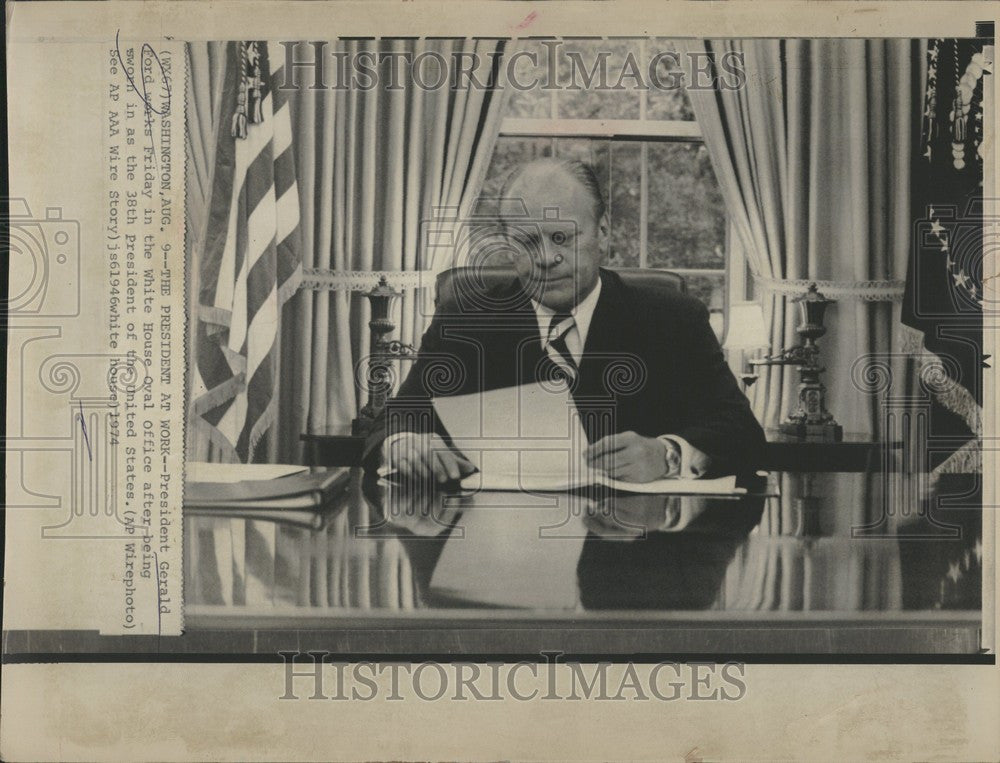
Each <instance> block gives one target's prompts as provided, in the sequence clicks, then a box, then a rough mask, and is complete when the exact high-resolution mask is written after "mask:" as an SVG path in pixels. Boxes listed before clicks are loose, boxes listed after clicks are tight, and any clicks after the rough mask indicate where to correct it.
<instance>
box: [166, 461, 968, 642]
mask: <svg viewBox="0 0 1000 763" xmlns="http://www.w3.org/2000/svg"><path fill="white" fill-rule="evenodd" d="M911 483H913V484H911ZM915 490H922V491H923V498H922V499H920V500H917V499H915V498H914V497H913V496H915V495H916V492H915ZM943 495H946V496H959V499H958V500H951V501H950V506H948V507H947V508H943V507H942V505H941V504H942V496H943ZM978 495H979V494H978V478H977V477H976V476H974V475H969V476H964V477H962V478H960V479H957V481H956V480H951V481H950V482H947V483H940V484H938V485H936V486H935V489H934V490H931V489H928V486H927V484H926V480H923V481H921V480H916V481H915V482H914V480H912V479H911V480H905V481H903V482H899V481H898V480H893V479H885V478H883V477H882V476H881V475H877V474H865V473H796V472H784V473H772V474H771V475H769V476H768V477H767V478H766V479H760V480H759V481H758V482H755V483H752V484H750V485H748V492H747V494H746V495H743V496H740V497H737V498H733V497H706V496H666V495H634V494H624V493H614V492H610V491H607V490H606V489H604V488H586V489H580V490H576V491H572V492H567V493H537V494H527V493H523V494H518V493H466V494H462V493H456V492H454V491H447V490H439V489H427V488H420V487H416V486H413V485H410V484H406V483H400V482H394V481H391V480H390V481H385V480H382V481H380V480H378V479H377V478H376V477H375V476H374V475H371V474H368V475H366V474H364V473H363V472H362V471H361V470H355V472H354V473H353V474H352V479H351V481H350V484H349V486H348V487H347V488H346V489H345V492H344V494H343V495H342V496H341V498H340V499H339V500H338V501H337V503H336V505H335V506H331V507H330V509H329V515H328V521H327V523H326V525H325V527H324V528H323V529H321V530H306V529H300V528H296V527H293V526H290V525H284V524H282V523H275V522H264V521H260V520H251V519H245V520H241V519H238V518H235V517H233V518H229V517H226V518H218V517H193V516H189V517H188V518H187V523H186V528H185V530H186V540H187V543H186V548H187V555H188V559H187V562H188V563H187V566H186V570H187V575H186V583H187V585H186V589H185V592H186V596H187V605H186V614H187V620H188V625H189V627H191V628H195V629H197V628H220V627H225V628H254V629H256V628H275V627H281V628H286V629H287V628H294V629H300V628H306V629H317V628H319V629H322V628H347V629H351V628H364V629H368V630H369V631H371V630H372V629H375V630H379V632H381V630H380V629H399V628H402V629H407V628H414V627H418V628H423V627H432V628H443V629H447V628H452V627H478V628H482V629H488V628H491V627H500V626H502V625H503V624H504V623H507V624H509V626H510V627H512V628H513V627H515V626H516V627H521V628H524V627H531V626H538V627H543V626H545V624H548V625H551V624H553V623H560V624H563V625H570V624H572V625H574V626H575V627H580V626H588V624H589V625H595V624H597V625H603V626H606V627H608V628H610V627H612V624H615V625H614V627H616V628H618V629H621V627H623V626H637V627H643V628H647V629H648V628H649V627H652V626H654V625H665V626H671V625H677V624H679V623H686V624H688V625H690V624H692V623H693V624H697V626H698V627H699V628H701V627H703V626H704V627H711V628H731V627H734V626H737V627H743V626H753V627H755V628H760V627H762V626H763V627H765V628H766V627H772V628H779V629H780V628H800V629H801V628H806V627H808V626H811V625H817V624H819V625H820V626H822V627H823V628H825V629H827V631H825V632H827V635H826V636H825V637H824V638H823V639H820V641H819V642H817V643H821V644H823V645H824V647H825V648H829V649H830V650H832V651H838V650H841V647H838V646H836V645H835V644H833V642H831V640H830V636H829V632H828V631H829V628H839V627H843V628H848V629H849V628H852V627H862V626H867V627H869V630H870V631H871V632H870V633H868V635H867V636H865V638H866V639H867V641H865V644H870V643H871V636H872V633H875V632H879V633H881V634H882V635H884V636H886V637H887V638H896V639H897V642H898V634H896V635H895V636H891V635H890V631H891V630H892V628H895V627H899V628H904V630H905V633H907V634H911V635H912V634H915V633H917V631H918V630H919V628H920V627H922V626H923V625H928V624H929V625H930V626H935V627H937V626H940V628H939V630H940V629H944V630H945V631H947V632H946V633H944V635H941V634H938V636H939V637H937V638H936V640H934V641H933V643H931V642H927V641H926V639H925V640H924V641H921V642H920V644H918V645H917V646H912V648H911V647H907V646H905V645H903V647H902V648H901V649H898V648H897V647H899V646H900V645H899V643H896V644H894V645H891V644H886V645H883V646H882V647H879V648H875V649H874V650H875V651H880V652H885V651H913V650H914V649H916V650H918V651H929V650H932V651H933V650H936V649H937V648H938V647H937V646H936V645H937V644H939V643H943V642H942V639H944V641H948V643H947V644H944V645H943V646H941V647H940V648H941V649H943V650H944V651H975V650H976V647H977V644H974V643H973V640H976V639H978V627H979V622H980V619H979V618H980V612H979V609H980V603H981V585H982V582H981V581H982V573H981V569H982V542H981V538H982V531H981V524H980V520H981V516H980V511H979V510H978V509H976V508H975V506H976V505H977V504H978V502H979V497H978ZM477 515H479V516H484V517H486V516H488V517H489V522H487V523H486V524H485V525H484V527H487V528H490V527H493V528H496V527H499V526H501V525H500V524H497V523H498V522H500V523H504V522H509V520H510V518H511V517H514V516H518V517H519V519H518V521H519V522H521V523H522V524H524V523H527V524H526V525H525V526H523V527H522V528H521V530H520V531H519V533H520V534H516V535H510V536H509V537H506V536H505V538H504V539H498V535H497V533H496V531H495V530H488V531H481V532H480V535H479V537H476V536H475V535H474V534H473V533H474V532H475V531H476V528H477V526H478V521H477V520H476V517H477ZM504 526H505V525H504ZM526 527H527V528H529V529H530V532H529V531H527V530H526V529H525V528H526ZM483 532H490V533H492V535H490V536H489V537H484V536H483ZM490 538H494V539H498V540H497V543H498V545H499V546H500V549H499V550H498V549H493V548H491V546H490V544H489V543H485V544H484V541H487V540H489V539H490ZM512 539H517V543H516V545H515V546H511V547H510V551H511V552H510V553H504V547H503V543H504V542H507V543H513V542H514V540H512ZM457 543H464V544H466V545H465V546H461V547H459V546H456V545H455V544H457ZM449 544H451V547H452V548H453V549H457V551H456V552H454V553H452V552H448V551H446V549H448V548H449ZM568 549H572V553H569V551H568ZM445 563H447V564H449V565H451V567H452V569H451V570H450V571H449V572H448V574H447V575H445V574H444V573H443V572H442V568H441V566H440V565H442V564H445ZM497 565H499V566H497ZM466 577H467V578H468V579H469V581H470V584H469V586H465V585H464V582H465V578H466ZM456 581H457V583H456ZM567 581H569V583H567ZM567 586H569V587H570V588H571V589H572V591H571V593H572V594H573V595H572V596H570V597H569V598H567V596H566V591H567V590H568V589H567ZM498 624H499V625H498ZM956 634H959V635H956ZM970 634H971V635H970ZM970 639H971V640H970ZM918 640H919V639H918ZM949 640H950V641H949ZM802 648H803V649H809V648H813V647H809V646H803V647H802ZM843 648H848V647H846V646H845V647H843ZM850 649H854V650H856V649H857V645H856V644H855V645H854V646H853V647H850V648H849V650H850ZM764 651H769V650H768V649H765V650H764Z"/></svg>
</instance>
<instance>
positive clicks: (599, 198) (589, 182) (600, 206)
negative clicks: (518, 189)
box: [500, 157, 606, 220]
mask: <svg viewBox="0 0 1000 763" xmlns="http://www.w3.org/2000/svg"><path fill="white" fill-rule="evenodd" d="M529 167H549V168H551V169H553V170H561V171H563V172H565V173H566V174H568V175H569V176H570V177H572V178H574V179H575V180H577V181H578V182H579V183H580V185H581V186H583V189H584V190H585V191H586V192H587V195H588V196H590V200H591V201H592V202H593V205H594V220H600V219H601V218H602V217H603V216H604V211H605V209H606V207H605V202H604V194H603V193H601V184H600V182H599V181H598V180H597V173H596V172H594V168H593V167H591V166H590V165H589V164H587V163H586V162H581V161H580V160H579V159H556V158H553V157H544V158H542V159H534V160H533V161H530V162H528V163H527V164H522V165H521V166H520V167H518V168H516V169H515V170H514V171H513V172H511V173H510V175H509V176H508V177H507V180H506V181H505V182H504V184H503V188H502V189H500V198H501V199H509V198H510V189H511V188H512V187H513V185H514V184H515V183H516V182H517V181H518V180H519V179H520V177H521V176H522V175H523V174H524V172H525V170H527V169H528V168H529Z"/></svg>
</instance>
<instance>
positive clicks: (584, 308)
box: [531, 278, 709, 479]
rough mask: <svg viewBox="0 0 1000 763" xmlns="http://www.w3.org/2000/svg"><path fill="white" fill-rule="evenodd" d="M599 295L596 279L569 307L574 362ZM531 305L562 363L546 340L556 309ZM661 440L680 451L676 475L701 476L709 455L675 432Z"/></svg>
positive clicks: (542, 335) (550, 351)
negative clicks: (571, 307) (572, 305)
mask: <svg viewBox="0 0 1000 763" xmlns="http://www.w3.org/2000/svg"><path fill="white" fill-rule="evenodd" d="M600 296H601V279H600V278H598V279H597V285H596V286H594V288H593V289H591V291H590V293H589V294H588V295H587V296H586V297H584V298H583V299H581V300H580V302H579V303H578V304H577V305H576V307H574V308H573V309H572V310H570V311H569V312H570V315H572V316H573V327H572V328H571V329H570V330H569V331H567V332H566V337H565V338H566V347H567V348H568V349H569V352H570V355H572V356H573V360H575V361H576V364H577V366H579V365H580V361H581V359H582V358H583V348H584V346H585V345H586V344H587V335H588V334H589V333H590V323H591V321H592V320H593V318H594V310H595V309H596V308H597V300H598V299H600ZM531 305H532V307H534V308H535V317H536V318H537V319H538V334H539V337H540V338H541V340H542V349H544V350H545V351H546V352H547V353H548V354H549V356H550V357H551V358H552V359H553V360H554V361H555V362H556V363H561V362H562V359H561V357H560V356H559V351H558V350H556V349H555V348H554V347H552V346H551V343H550V342H549V331H550V327H551V323H552V317H553V316H554V315H555V314H556V311H555V310H553V309H552V308H549V307H546V306H545V305H543V304H540V303H539V302H536V301H535V300H531ZM657 439H658V440H660V442H662V443H663V447H664V448H669V447H670V446H669V443H673V444H674V445H676V446H677V448H678V449H679V450H680V452H681V465H680V472H679V473H678V474H677V476H678V477H682V478H685V479H693V478H696V477H701V476H702V475H704V474H705V472H706V471H707V470H708V461H709V458H708V456H707V455H706V454H705V453H703V452H702V451H700V450H698V449H697V448H696V447H694V446H693V445H691V443H689V442H688V441H687V440H685V439H684V438H683V437H678V436H677V435H671V434H664V435H660V436H659V437H658V438H657Z"/></svg>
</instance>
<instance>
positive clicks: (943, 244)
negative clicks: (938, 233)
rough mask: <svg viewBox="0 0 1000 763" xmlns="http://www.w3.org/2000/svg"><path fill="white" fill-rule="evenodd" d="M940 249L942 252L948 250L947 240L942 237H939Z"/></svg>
mask: <svg viewBox="0 0 1000 763" xmlns="http://www.w3.org/2000/svg"><path fill="white" fill-rule="evenodd" d="M941 251H942V252H947V251H948V242H947V241H945V240H944V239H941Z"/></svg>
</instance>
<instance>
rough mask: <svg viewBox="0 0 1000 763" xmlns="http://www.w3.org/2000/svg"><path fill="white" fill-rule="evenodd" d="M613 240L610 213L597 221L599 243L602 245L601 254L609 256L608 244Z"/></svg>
mask: <svg viewBox="0 0 1000 763" xmlns="http://www.w3.org/2000/svg"><path fill="white" fill-rule="evenodd" d="M610 240H611V224H610V222H609V220H608V213H607V212H605V213H604V214H603V215H601V219H600V220H598V221H597V243H598V244H599V245H600V249H601V254H603V255H607V253H608V243H609V242H610Z"/></svg>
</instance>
